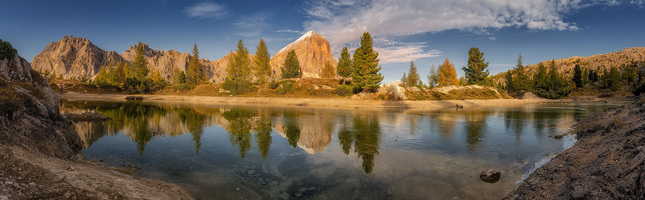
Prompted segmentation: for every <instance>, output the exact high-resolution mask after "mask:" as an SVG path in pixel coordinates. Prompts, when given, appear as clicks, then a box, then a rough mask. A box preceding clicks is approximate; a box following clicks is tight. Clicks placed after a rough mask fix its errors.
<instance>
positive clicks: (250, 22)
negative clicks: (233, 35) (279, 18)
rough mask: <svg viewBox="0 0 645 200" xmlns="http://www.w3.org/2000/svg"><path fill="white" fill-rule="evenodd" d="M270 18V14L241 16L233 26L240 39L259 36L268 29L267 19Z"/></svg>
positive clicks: (261, 13)
mask: <svg viewBox="0 0 645 200" xmlns="http://www.w3.org/2000/svg"><path fill="white" fill-rule="evenodd" d="M270 17H271V14H270V13H267V12H260V13H254V14H251V15H247V16H242V17H240V19H239V20H238V21H236V22H235V23H234V24H233V25H234V26H235V28H236V29H237V30H238V32H237V35H240V36H242V37H257V36H261V35H262V32H264V30H266V29H267V28H269V27H270V25H269V23H267V19H268V18H270Z"/></svg>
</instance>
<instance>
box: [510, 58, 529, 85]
mask: <svg viewBox="0 0 645 200" xmlns="http://www.w3.org/2000/svg"><path fill="white" fill-rule="evenodd" d="M513 75H514V76H515V78H513V83H512V84H513V88H514V89H515V91H530V90H531V89H532V88H533V83H532V81H531V78H530V77H529V73H528V72H527V71H526V67H525V66H524V65H522V54H519V55H518V56H517V64H516V65H515V68H514V69H513Z"/></svg>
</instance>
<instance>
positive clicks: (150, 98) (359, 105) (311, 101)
mask: <svg viewBox="0 0 645 200" xmlns="http://www.w3.org/2000/svg"><path fill="white" fill-rule="evenodd" d="M127 96H131V95H124V94H81V93H73V92H69V93H65V94H62V95H60V98H61V99H66V100H95V101H99V100H109V101H125V97H127ZM136 96H142V97H143V100H144V101H147V102H159V103H191V104H208V105H256V106H257V105H264V106H280V107H318V108H339V109H391V108H396V109H414V110H416V109H437V108H449V107H453V108H454V107H455V105H456V104H459V105H462V106H463V107H464V108H480V107H511V106H520V105H526V104H542V103H558V102H568V101H566V100H550V99H473V100H425V101H384V100H354V99H350V98H277V97H213V96H180V95H136Z"/></svg>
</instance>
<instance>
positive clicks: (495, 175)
mask: <svg viewBox="0 0 645 200" xmlns="http://www.w3.org/2000/svg"><path fill="white" fill-rule="evenodd" d="M501 175H502V173H501V172H500V171H499V170H496V169H487V170H484V171H483V172H482V173H481V174H479V179H481V180H482V181H484V182H487V183H495V182H497V181H499V178H500V177H501Z"/></svg>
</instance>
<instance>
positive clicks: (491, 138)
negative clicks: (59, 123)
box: [61, 101, 616, 199]
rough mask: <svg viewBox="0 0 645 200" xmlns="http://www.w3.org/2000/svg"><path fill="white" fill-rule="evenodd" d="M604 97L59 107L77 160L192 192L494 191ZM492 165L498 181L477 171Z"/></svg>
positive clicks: (406, 195)
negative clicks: (75, 139) (420, 106)
mask: <svg viewBox="0 0 645 200" xmlns="http://www.w3.org/2000/svg"><path fill="white" fill-rule="evenodd" d="M612 107H616V105H607V104H575V105H574V104H568V105H567V104H546V105H527V106H522V107H517V108H494V109H473V108H465V109H460V110H455V109H444V110H433V111H361V110H333V109H316V108H273V107H250V106H226V105H222V106H213V105H209V106H206V105H190V104H153V103H142V102H87V101H73V102H64V103H62V104H61V111H63V112H83V111H96V112H98V113H101V114H104V115H107V116H110V117H112V118H113V120H111V121H107V122H101V123H96V122H93V123H89V122H81V123H76V124H75V126H76V129H77V131H78V133H79V135H80V136H81V139H82V140H83V143H84V146H85V149H84V150H83V154H84V155H85V157H87V158H89V159H93V160H101V161H104V162H106V163H108V164H109V165H113V166H123V165H131V166H136V167H137V168H139V171H138V172H137V173H138V175H140V176H142V177H147V178H152V179H159V180H164V181H167V182H172V183H175V184H178V185H180V186H182V187H184V188H186V189H187V190H189V191H190V192H191V193H192V194H193V195H195V196H196V197H197V198H198V199H240V198H241V199H296V198H303V199H500V198H503V197H504V196H505V195H506V194H507V193H508V192H510V191H511V190H513V188H514V187H515V185H516V182H518V180H521V178H522V176H523V175H526V174H527V173H528V172H530V171H531V170H532V169H534V168H535V165H536V163H541V162H544V161H545V160H546V159H545V158H548V157H550V156H553V155H555V154H557V153H559V152H561V151H562V150H563V148H564V146H570V145H572V144H573V140H574V139H573V138H571V137H569V138H565V139H554V138H553V136H554V135H556V134H558V133H562V132H566V131H567V130H568V129H569V127H570V126H571V125H572V124H573V123H575V121H576V120H579V119H581V118H583V117H584V116H586V115H588V114H591V113H595V112H600V111H604V110H605V109H608V108H612ZM489 168H494V169H498V170H500V171H501V172H502V178H501V179H500V181H499V182H497V183H493V184H491V183H485V182H482V181H480V180H479V173H481V172H482V171H483V170H485V169H489Z"/></svg>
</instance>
